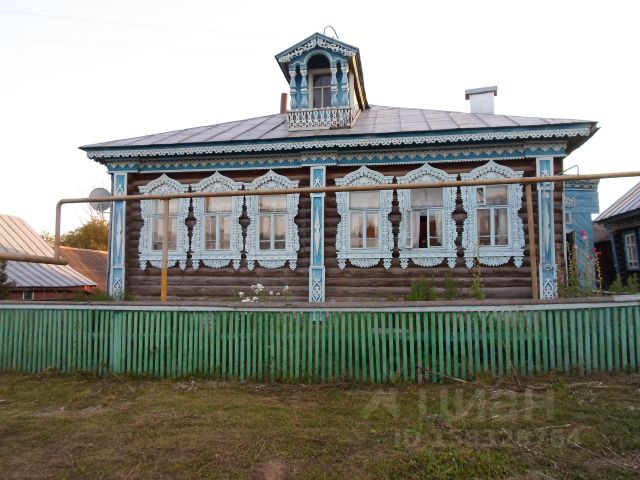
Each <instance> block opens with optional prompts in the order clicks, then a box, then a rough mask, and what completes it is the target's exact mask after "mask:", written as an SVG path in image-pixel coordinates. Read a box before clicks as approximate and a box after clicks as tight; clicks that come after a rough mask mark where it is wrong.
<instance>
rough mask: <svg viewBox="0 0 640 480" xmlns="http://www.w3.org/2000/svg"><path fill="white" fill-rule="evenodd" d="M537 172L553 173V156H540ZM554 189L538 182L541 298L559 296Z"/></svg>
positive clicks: (543, 175)
mask: <svg viewBox="0 0 640 480" xmlns="http://www.w3.org/2000/svg"><path fill="white" fill-rule="evenodd" d="M536 174H537V175H538V176H540V177H546V176H549V175H553V157H538V158H537V159H536ZM553 189H554V184H553V183H551V182H546V183H538V247H539V251H540V262H539V263H540V265H539V267H538V269H539V278H540V298H541V299H547V298H555V297H557V296H558V280H557V266H556V249H555V225H554V219H553Z"/></svg>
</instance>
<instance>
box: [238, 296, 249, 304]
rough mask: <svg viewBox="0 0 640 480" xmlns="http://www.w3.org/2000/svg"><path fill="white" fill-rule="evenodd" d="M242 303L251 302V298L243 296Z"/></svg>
mask: <svg viewBox="0 0 640 480" xmlns="http://www.w3.org/2000/svg"><path fill="white" fill-rule="evenodd" d="M240 301H241V302H242V303H247V302H250V301H251V299H250V298H249V297H246V298H243V299H242V300H240Z"/></svg>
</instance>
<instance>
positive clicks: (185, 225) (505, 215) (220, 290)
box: [81, 33, 597, 302]
mask: <svg viewBox="0 0 640 480" xmlns="http://www.w3.org/2000/svg"><path fill="white" fill-rule="evenodd" d="M375 60H376V59H373V61H375ZM276 61H277V63H278V65H279V67H280V69H281V70H282V73H283V75H284V77H285V79H286V81H287V83H288V88H289V102H290V103H289V108H288V109H284V110H285V111H282V112H281V113H277V114H274V115H267V116H263V117H258V118H250V119H246V120H239V121H232V122H228V123H223V124H218V125H211V126H205V127H197V128H188V129H185V130H179V131H173V132H167V133H160V134H153V135H146V136H142V137H137V138H129V139H124V140H116V141H110V142H104V143H98V144H93V145H86V146H83V147H81V148H82V149H83V150H84V151H85V152H86V153H87V155H88V157H89V158H91V159H93V160H95V161H97V162H100V163H101V164H103V165H105V166H106V167H107V169H108V171H109V173H110V174H111V176H112V192H113V193H114V194H115V195H120V194H138V193H155V194H157V193H170V192H200V191H237V192H238V195H237V196H235V197H232V198H231V197H229V198H227V199H216V200H213V199H209V200H206V201H205V200H204V199H202V198H194V199H185V200H172V201H171V204H170V219H171V220H170V230H169V239H168V241H169V247H170V250H169V265H170V267H171V268H170V270H169V279H168V282H169V283H168V285H169V290H168V292H169V298H170V299H208V300H217V301H222V300H230V299H237V298H238V296H239V292H249V289H250V286H251V285H256V284H261V285H262V286H264V292H274V295H275V294H276V293H281V292H282V291H283V289H284V287H285V286H286V287H288V288H287V292H288V295H289V298H290V299H292V300H308V301H310V302H322V301H343V300H349V301H354V300H356V301H357V300H360V301H370V300H385V299H402V298H404V296H405V295H406V294H407V293H408V291H409V288H410V285H411V283H412V281H413V280H414V279H416V278H420V277H425V278H431V279H433V282H434V284H435V286H436V287H437V288H441V287H442V283H443V279H444V277H445V274H446V273H447V272H450V273H451V274H452V275H453V277H454V278H455V279H456V281H457V282H458V283H459V285H460V287H461V288H462V290H463V291H464V290H465V289H467V288H468V287H469V285H470V283H471V279H472V275H471V270H470V269H471V267H473V265H474V263H475V261H476V260H475V259H477V261H478V263H479V264H480V265H481V275H482V284H483V288H484V292H485V294H486V296H487V297H489V298H491V297H493V298H531V295H532V291H531V289H532V286H531V276H532V272H531V266H530V258H529V237H530V233H534V234H535V235H536V237H535V238H536V239H537V242H538V252H539V259H538V265H539V278H540V282H539V283H540V296H541V297H542V298H552V297H554V296H555V295H556V291H557V289H556V285H557V283H556V261H557V259H558V258H560V259H562V260H563V258H562V257H563V255H564V253H563V252H564V242H565V236H564V234H563V232H564V226H563V218H564V213H565V212H564V208H565V207H564V202H563V191H562V190H563V189H562V187H561V186H560V185H559V184H557V185H555V186H554V184H538V185H537V186H534V192H535V193H536V194H535V195H534V197H535V198H534V201H533V209H534V212H533V213H534V218H535V223H536V230H537V232H528V231H527V228H526V223H527V222H526V218H527V212H526V208H525V204H524V201H523V188H522V185H520V184H513V185H501V186H500V185H498V186H485V187H482V186H481V187H462V188H444V189H442V188H440V189H428V190H424V189H423V190H412V191H409V190H394V184H406V183H411V182H426V181H435V182H437V181H443V180H452V179H462V180H467V179H500V178H520V177H530V176H536V175H552V174H559V173H561V172H562V171H563V169H564V168H563V167H564V159H565V157H566V156H567V155H569V154H570V153H571V152H572V151H574V150H575V149H577V148H578V147H580V146H581V145H582V144H583V143H584V142H585V141H587V140H588V139H589V138H590V137H591V136H592V135H593V134H594V133H595V132H596V130H597V124H596V122H593V121H583V120H563V119H554V118H537V117H519V116H510V115H499V114H495V113H494V106H493V99H494V96H495V95H496V94H497V87H488V88H477V89H471V90H467V91H466V92H465V96H466V98H467V99H468V100H469V101H470V112H469V113H463V112H450V111H438V110H428V109H420V108H394V107H383V106H375V105H371V104H370V103H369V99H368V96H367V93H366V90H365V82H364V72H363V69H362V65H361V59H360V51H359V49H358V48H356V47H354V46H352V45H349V44H346V43H344V42H342V41H340V40H337V39H334V38H329V37H327V36H324V35H321V34H318V33H316V34H314V35H311V36H310V37H308V38H306V39H304V40H303V41H301V42H299V43H297V44H295V45H293V46H292V47H290V48H288V49H286V50H284V51H282V52H281V53H279V54H277V55H276ZM272 93H273V92H265V94H269V95H271V94H272ZM335 185H389V190H383V191H378V192H358V193H346V192H342V193H327V194H322V193H316V194H290V195H282V196H272V197H256V196H250V195H248V193H249V192H250V191H251V190H254V189H264V188H286V187H309V186H311V187H322V186H335ZM161 214H162V208H161V203H160V202H159V201H151V200H145V201H142V202H133V201H131V202H127V203H126V205H125V203H124V202H116V203H115V204H114V208H113V210H112V220H111V238H110V257H109V258H110V265H109V290H110V293H111V294H112V295H114V296H116V297H117V296H121V295H122V294H123V292H124V291H125V290H128V291H131V292H132V293H133V294H135V295H136V296H137V297H138V298H150V299H151V298H153V299H156V298H158V296H159V293H160V269H159V267H160V261H161V244H162V229H161V224H162V223H161V222H162V221H161Z"/></svg>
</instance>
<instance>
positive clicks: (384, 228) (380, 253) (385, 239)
mask: <svg viewBox="0 0 640 480" xmlns="http://www.w3.org/2000/svg"><path fill="white" fill-rule="evenodd" d="M392 182H393V177H392V176H386V175H383V174H382V173H379V172H376V171H373V170H371V169H369V168H367V167H365V166H362V167H360V168H359V169H358V170H355V171H353V172H351V173H348V174H347V175H345V176H344V177H342V178H338V179H336V185H338V186H346V185H349V186H357V185H385V184H391V183H392ZM378 192H379V194H380V209H379V211H378V215H379V217H378V225H379V237H378V238H379V241H378V247H377V248H351V243H350V232H351V226H350V224H349V222H350V221H351V219H350V217H351V216H350V214H349V212H350V209H349V192H337V193H336V204H337V209H338V215H340V223H338V228H337V233H336V255H337V257H338V267H340V269H341V270H342V269H344V268H345V267H346V265H347V260H348V261H349V263H350V264H351V265H353V266H355V267H360V268H370V267H374V266H376V265H378V263H380V260H382V262H383V264H384V268H387V269H389V268H390V267H391V258H392V255H393V229H392V226H391V221H390V220H389V214H390V213H391V206H392V202H393V189H391V190H379V191H378Z"/></svg>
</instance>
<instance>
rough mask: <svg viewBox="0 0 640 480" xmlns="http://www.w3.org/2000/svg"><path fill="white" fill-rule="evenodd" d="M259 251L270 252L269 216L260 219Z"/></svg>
mask: <svg viewBox="0 0 640 480" xmlns="http://www.w3.org/2000/svg"><path fill="white" fill-rule="evenodd" d="M259 240H260V250H271V215H264V216H262V217H260V235H259Z"/></svg>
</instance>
